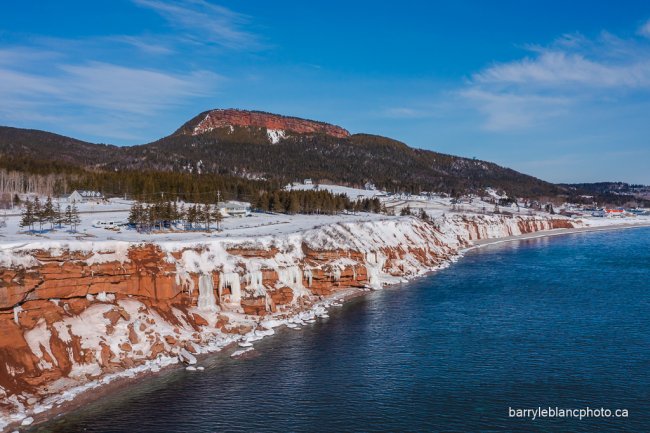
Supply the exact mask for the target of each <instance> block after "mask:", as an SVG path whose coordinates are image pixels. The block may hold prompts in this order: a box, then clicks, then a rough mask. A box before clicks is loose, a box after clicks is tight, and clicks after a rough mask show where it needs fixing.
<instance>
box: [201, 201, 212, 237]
mask: <svg viewBox="0 0 650 433" xmlns="http://www.w3.org/2000/svg"><path fill="white" fill-rule="evenodd" d="M201 217H202V219H203V221H204V222H205V229H206V230H207V231H208V232H210V223H211V222H212V208H211V207H210V205H209V204H208V203H206V204H204V205H203V210H202V211H201Z"/></svg>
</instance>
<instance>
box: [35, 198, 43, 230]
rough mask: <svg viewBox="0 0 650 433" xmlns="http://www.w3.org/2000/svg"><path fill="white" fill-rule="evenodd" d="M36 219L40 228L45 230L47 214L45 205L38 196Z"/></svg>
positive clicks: (36, 200) (36, 199)
mask: <svg viewBox="0 0 650 433" xmlns="http://www.w3.org/2000/svg"><path fill="white" fill-rule="evenodd" d="M34 220H35V222H37V223H38V230H39V231H43V223H44V222H45V216H44V214H43V205H42V204H41V201H40V200H39V199H38V196H36V198H35V199H34Z"/></svg>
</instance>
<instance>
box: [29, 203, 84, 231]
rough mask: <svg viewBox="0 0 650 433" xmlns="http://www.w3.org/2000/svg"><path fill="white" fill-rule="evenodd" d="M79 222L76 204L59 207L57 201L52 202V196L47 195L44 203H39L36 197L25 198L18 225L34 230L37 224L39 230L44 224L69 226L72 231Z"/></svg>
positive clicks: (59, 226)
mask: <svg viewBox="0 0 650 433" xmlns="http://www.w3.org/2000/svg"><path fill="white" fill-rule="evenodd" d="M80 222H81V219H80V218H79V212H78V211H77V206H76V205H74V204H73V205H72V206H70V205H68V206H66V208H65V209H61V205H60V204H59V203H57V204H54V203H53V202H52V198H51V197H48V198H47V200H46V201H45V203H41V201H40V200H39V198H38V197H36V199H35V200H34V201H30V200H27V201H26V202H25V205H24V207H23V211H22V213H21V219H20V226H21V227H25V228H27V229H29V230H34V228H35V226H36V225H37V224H38V228H39V230H43V226H44V225H48V224H49V225H50V229H54V227H55V226H56V227H58V228H61V227H63V226H69V227H70V229H72V231H76V230H77V225H79V223H80Z"/></svg>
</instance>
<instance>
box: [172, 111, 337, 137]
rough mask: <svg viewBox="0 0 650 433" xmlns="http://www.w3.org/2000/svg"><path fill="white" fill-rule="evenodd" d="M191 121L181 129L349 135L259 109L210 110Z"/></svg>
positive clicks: (324, 125) (201, 132) (194, 132)
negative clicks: (266, 130) (246, 128)
mask: <svg viewBox="0 0 650 433" xmlns="http://www.w3.org/2000/svg"><path fill="white" fill-rule="evenodd" d="M193 123H195V124H194V125H193V128H188V129H186V130H185V131H183V133H190V134H192V135H198V134H203V133H205V132H208V131H211V130H212V129H215V128H225V127H228V126H240V127H249V126H252V127H258V128H267V129H278V130H283V131H288V132H294V133H297V134H327V135H331V136H333V137H338V138H345V137H349V136H350V133H349V132H348V131H346V130H345V129H343V128H341V127H340V126H336V125H330V124H328V123H323V122H316V121H313V120H306V119H300V118H297V117H288V116H280V115H277V114H270V113H263V112H260V111H245V110H235V109H226V110H212V111H208V112H207V113H202V114H200V115H199V117H198V121H197V122H193ZM189 126H192V125H189Z"/></svg>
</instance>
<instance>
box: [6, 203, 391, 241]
mask: <svg viewBox="0 0 650 433" xmlns="http://www.w3.org/2000/svg"><path fill="white" fill-rule="evenodd" d="M131 204H132V202H128V201H124V200H111V201H110V202H108V203H105V204H96V203H95V204H89V203H83V204H80V205H79V206H78V209H79V212H80V215H79V217H80V218H81V224H79V226H78V227H77V232H76V233H72V232H70V230H69V228H68V227H63V228H61V229H58V228H56V227H55V229H54V230H50V225H49V224H44V225H43V231H42V232H35V233H30V232H28V231H26V230H24V229H23V228H22V227H20V214H19V212H20V211H19V210H16V211H14V212H13V213H12V211H7V216H6V227H3V228H0V245H2V244H15V243H23V242H29V243H32V242H41V241H48V240H52V241H61V240H87V241H110V240H115V241H129V242H159V241H160V242H163V241H175V240H182V241H200V240H207V239H215V238H230V237H256V236H269V235H281V234H287V233H293V232H297V231H303V230H308V229H313V228H317V227H319V226H321V225H325V224H332V223H337V222H358V221H373V220H379V219H386V218H390V217H387V216H385V215H377V214H369V213H358V214H356V215H352V214H340V215H285V214H271V213H253V214H252V215H251V216H248V217H241V218H240V217H229V218H225V219H224V220H223V222H222V224H221V227H222V229H223V230H222V231H220V232H217V231H216V230H212V232H211V233H207V232H206V231H204V230H196V231H181V232H162V233H139V232H137V231H136V230H134V229H129V228H127V227H120V228H117V229H106V228H98V227H94V226H93V224H94V223H95V222H96V221H126V220H128V216H129V210H130V207H131ZM66 205H67V204H66V203H62V205H61V206H62V207H63V208H64V209H65V206H66ZM2 215H3V214H2V213H0V217H2ZM38 228H39V227H38V225H36V229H38Z"/></svg>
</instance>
